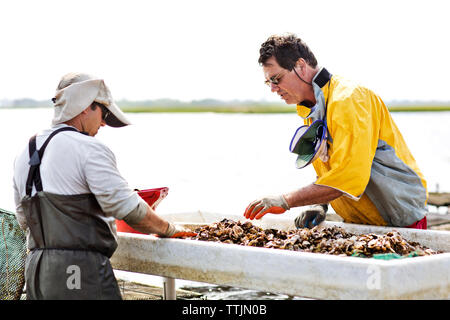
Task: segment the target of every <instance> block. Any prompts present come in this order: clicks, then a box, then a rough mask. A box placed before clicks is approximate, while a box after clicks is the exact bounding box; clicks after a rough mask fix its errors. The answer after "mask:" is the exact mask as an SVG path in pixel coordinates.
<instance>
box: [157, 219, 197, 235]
mask: <svg viewBox="0 0 450 320" xmlns="http://www.w3.org/2000/svg"><path fill="white" fill-rule="evenodd" d="M196 235H197V234H196V233H195V232H192V231H191V230H189V229H186V228H183V227H182V226H180V225H176V224H172V223H170V222H169V227H168V228H167V231H166V233H164V234H162V235H160V237H161V238H184V237H195V236H196Z"/></svg>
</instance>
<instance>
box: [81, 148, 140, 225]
mask: <svg viewBox="0 0 450 320" xmlns="http://www.w3.org/2000/svg"><path fill="white" fill-rule="evenodd" d="M84 169H85V170H84V172H85V175H86V181H87V184H88V186H89V189H90V190H91V192H92V193H93V194H94V195H95V197H96V199H97V201H98V203H99V204H100V207H101V208H102V210H103V212H105V214H107V215H111V216H113V217H115V218H116V219H119V220H121V219H123V218H124V217H125V216H127V215H128V214H129V213H130V212H131V211H133V210H134V209H136V207H137V206H138V204H139V201H140V197H139V195H138V194H137V192H135V191H133V190H132V189H131V188H130V187H129V186H128V183H127V181H126V180H125V179H124V178H123V177H122V175H121V174H120V173H119V170H118V169H117V165H116V158H115V156H114V154H113V153H112V152H111V150H110V149H109V148H108V147H107V146H105V145H104V144H102V143H101V142H97V143H94V144H92V145H91V146H90V150H89V152H88V154H87V155H86V163H85V166H84Z"/></svg>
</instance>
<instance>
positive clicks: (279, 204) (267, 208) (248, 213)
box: [244, 195, 289, 220]
mask: <svg viewBox="0 0 450 320" xmlns="http://www.w3.org/2000/svg"><path fill="white" fill-rule="evenodd" d="M286 210H289V206H288V204H287V202H286V199H284V197H283V196H282V195H280V196H268V197H264V198H262V199H259V200H255V201H253V202H252V203H250V204H249V206H248V207H247V209H245V212H244V216H245V217H246V218H247V219H250V220H253V219H255V218H256V219H261V218H262V217H263V216H264V215H265V214H266V213H276V214H279V213H284V212H286Z"/></svg>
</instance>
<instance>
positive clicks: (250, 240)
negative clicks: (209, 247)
mask: <svg viewBox="0 0 450 320" xmlns="http://www.w3.org/2000/svg"><path fill="white" fill-rule="evenodd" d="M195 232H196V233H197V236H195V237H191V238H189V239H193V240H202V241H215V242H221V243H234V244H239V245H244V246H255V247H264V248H275V249H285V250H293V251H303V252H316V253H324V254H334V255H341V256H360V257H372V256H373V255H374V254H386V253H392V254H398V255H401V256H407V255H409V254H411V253H414V255H415V256H424V255H432V254H436V253H439V252H437V251H434V250H432V249H429V248H426V247H424V246H421V245H420V244H419V243H417V242H411V241H407V240H405V239H404V238H403V237H402V236H401V235H400V234H399V233H398V232H397V231H396V230H393V231H391V232H388V233H386V234H384V235H378V234H374V233H370V234H361V235H356V234H352V233H350V232H347V231H345V230H344V229H342V228H341V227H337V226H332V227H326V228H319V227H318V226H317V227H314V228H312V229H307V228H305V229H297V230H289V231H280V230H276V229H262V228H260V227H257V226H255V225H253V224H252V223H251V222H248V221H247V222H244V223H242V222H240V221H233V220H228V219H224V220H222V221H220V222H215V223H213V224H211V225H207V226H203V227H200V228H197V229H196V230H195Z"/></svg>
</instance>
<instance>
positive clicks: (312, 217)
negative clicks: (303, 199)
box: [294, 204, 328, 228]
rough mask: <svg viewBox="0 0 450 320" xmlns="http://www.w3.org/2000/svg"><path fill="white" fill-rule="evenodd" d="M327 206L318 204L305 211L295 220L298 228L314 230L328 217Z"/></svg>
mask: <svg viewBox="0 0 450 320" xmlns="http://www.w3.org/2000/svg"><path fill="white" fill-rule="evenodd" d="M327 211H328V205H327V204H316V205H313V206H311V207H310V208H309V209H307V210H305V211H303V212H302V213H300V214H299V215H298V217H297V218H295V220H294V223H295V226H296V227H297V228H312V227H315V226H317V225H319V224H320V223H321V222H322V221H324V220H325V217H326V215H327Z"/></svg>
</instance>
